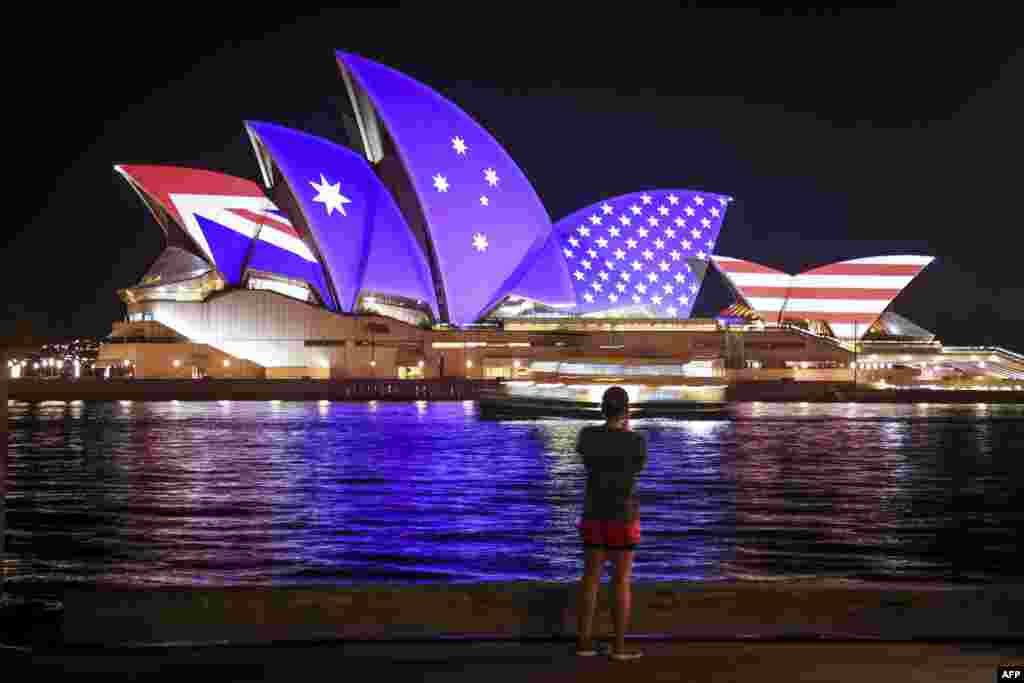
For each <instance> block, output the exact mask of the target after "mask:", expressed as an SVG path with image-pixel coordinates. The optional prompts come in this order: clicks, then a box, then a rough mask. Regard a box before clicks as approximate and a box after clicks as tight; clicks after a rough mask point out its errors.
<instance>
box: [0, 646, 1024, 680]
mask: <svg viewBox="0 0 1024 683" xmlns="http://www.w3.org/2000/svg"><path fill="white" fill-rule="evenodd" d="M628 644H629V645H630V646H631V648H633V647H635V648H637V649H641V650H643V652H644V654H645V656H644V657H643V658H641V659H638V660H634V661H629V662H615V661H611V660H609V659H608V657H607V656H604V655H598V656H596V657H577V656H575V655H574V653H573V645H572V643H570V642H567V641H538V642H530V641H507V640H506V641H498V640H491V641H479V640H478V641H469V640H465V641H456V640H441V641H436V640H435V641H431V642H394V641H392V642H386V641H375V642H374V641H370V642H352V641H348V642H333V643H323V644H306V645H300V644H288V645H264V646H230V645H221V646H201V647H197V646H187V645H185V646H175V647H167V646H159V647H146V648H118V649H113V648H109V649H105V648H77V649H76V648H65V649H61V650H51V651H48V652H39V651H37V652H35V653H33V654H28V653H20V654H19V653H17V652H15V651H7V652H0V656H3V657H4V664H3V665H2V666H0V671H3V672H5V673H7V672H14V671H16V670H17V669H19V668H21V667H25V668H27V669H30V671H31V673H33V674H36V673H38V674H42V675H44V676H45V675H46V674H54V675H55V677H60V678H59V680H76V681H77V680H83V679H82V678H81V677H82V676H83V675H84V676H85V678H84V680H93V679H95V680H100V677H102V680H103V681H106V682H109V681H121V680H136V679H139V680H146V681H164V680H167V681H170V680H174V681H182V680H186V681H187V680H189V678H192V680H194V681H197V682H198V681H200V680H219V681H258V680H287V681H290V683H299V682H300V681H306V680H315V679H321V678H323V679H324V680H330V679H334V680H342V679H349V680H351V676H353V675H359V674H363V675H367V676H373V677H374V678H375V679H376V680H377V681H381V682H383V681H385V680H387V681H391V680H395V681H400V680H416V681H446V682H448V681H474V682H475V683H479V682H480V681H484V682H485V683H496V682H497V681H541V682H543V681H558V682H559V683H565V682H566V681H575V680H585V681H588V682H592V683H600V682H601V681H616V682H617V683H623V682H626V683H637V682H638V681H647V680H656V681H695V682H696V681H714V682H715V683H725V682H727V681H758V682H776V681H778V682H780V683H781V682H783V681H785V682H786V683H792V682H794V681H801V682H804V681H822V682H825V681H827V682H829V683H835V682H837V681H839V682H843V681H850V682H853V681H856V682H858V683H860V682H863V681H868V682H870V683H888V682H889V681H893V682H896V681H898V682H899V683H905V682H907V681H928V682H930V683H935V682H938V681H948V682H949V683H973V682H975V681H977V682H978V683H982V682H984V683H991V681H994V680H996V670H997V667H998V666H1000V665H1022V666H1024V643H1012V642H1011V643H991V642H988V643H985V642H980V643H975V642H970V643H934V642H932V643H929V642H877V641H876V642H813V641H801V642H779V641H776V642H743V641H731V642H723V641H679V640H672V641H665V640H660V641H654V640H643V639H633V640H630V641H628ZM69 675H70V676H74V677H75V678H73V679H69V678H68V676H69ZM4 678H5V680H18V679H15V678H7V676H4ZM40 680H45V678H43V679H40ZM55 680H57V679H56V678H55Z"/></svg>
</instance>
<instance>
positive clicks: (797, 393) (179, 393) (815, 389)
mask: <svg viewBox="0 0 1024 683" xmlns="http://www.w3.org/2000/svg"><path fill="white" fill-rule="evenodd" d="M498 384H499V381H498V380H467V379H463V378H447V379H427V380H397V379H350V380H267V379H213V380H155V379H154V380H130V379H113V380H100V379H94V378H88V379H78V380H44V379H15V380H9V381H8V382H7V390H8V398H10V399H13V400H17V401H29V402H37V401H78V400H85V401H117V400H121V401H171V400H182V401H220V400H229V401H230V400H237V401H246V400H252V401H267V400H284V401H317V400H331V401H344V400H355V401H365V400H398V401H403V400H411V401H415V400H473V399H475V398H477V397H478V395H479V393H480V391H481V390H484V389H488V388H493V387H495V386H497V385H498ZM726 398H727V400H728V401H734V402H741V401H765V402H770V401H780V402H786V401H807V402H841V403H842V402H853V403H858V402H860V403H962V404H969V403H1024V392H1022V391H977V390H954V389H950V390H939V389H901V390H886V389H872V388H866V387H864V386H858V387H857V388H854V387H853V385H852V384H850V383H836V382H745V383H740V384H734V385H731V386H729V387H728V388H727V389H726Z"/></svg>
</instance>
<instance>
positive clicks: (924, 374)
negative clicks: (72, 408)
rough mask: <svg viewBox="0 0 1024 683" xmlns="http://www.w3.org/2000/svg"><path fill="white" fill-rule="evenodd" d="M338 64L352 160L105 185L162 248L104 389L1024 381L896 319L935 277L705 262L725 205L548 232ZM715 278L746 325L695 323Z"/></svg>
mask: <svg viewBox="0 0 1024 683" xmlns="http://www.w3.org/2000/svg"><path fill="white" fill-rule="evenodd" d="M337 58H338V65H339V67H340V71H341V76H342V80H343V82H344V84H345V87H346V89H347V91H348V94H349V96H350V100H351V103H352V108H353V112H354V119H355V123H354V124H353V125H352V130H351V134H352V137H353V138H357V139H358V140H359V143H360V144H359V150H358V153H357V152H356V151H353V150H352V149H349V148H347V147H343V146H340V145H337V144H335V143H333V142H329V141H327V140H324V139H321V138H317V137H314V136H311V135H308V134H305V133H302V132H299V131H295V130H290V129H286V128H282V127H280V126H276V125H273V124H267V123H258V122H247V123H246V130H247V132H248V134H249V137H250V139H251V141H252V145H253V149H254V151H255V155H256V159H257V162H258V166H259V168H260V171H261V175H262V180H263V185H264V186H263V187H260V186H259V185H257V184H256V183H253V182H251V181H249V180H244V179H241V178H235V177H231V176H226V175H223V174H219V173H212V172H209V171H203V170H195V169H185V168H176V167H168V166H134V165H128V166H118V167H117V170H118V172H119V173H120V174H121V175H122V176H123V177H124V179H125V180H126V181H127V182H128V183H129V184H130V185H131V187H132V188H134V189H135V190H136V192H137V193H138V196H139V197H140V198H141V200H142V201H143V202H144V203H145V205H146V206H147V207H148V209H149V210H150V212H151V214H152V216H153V217H154V219H155V220H156V222H157V223H158V224H159V225H160V227H161V228H162V230H163V234H164V236H165V244H166V247H165V249H164V251H163V253H162V254H161V255H160V256H159V258H157V260H156V262H155V263H154V264H152V266H150V268H149V269H148V271H147V272H146V273H145V275H144V276H143V277H142V279H141V281H140V282H139V283H138V284H136V285H135V286H133V287H130V288H128V289H125V290H123V291H122V292H121V296H122V298H123V299H124V301H125V302H126V304H127V307H128V320H127V321H125V322H118V323H115V325H114V329H113V333H112V334H111V336H110V338H109V339H108V340H107V342H106V343H105V344H104V345H103V346H102V348H101V352H100V357H99V361H98V363H97V366H98V367H106V368H108V370H107V372H108V373H109V374H115V375H116V374H124V373H130V374H131V375H132V376H134V377H138V378H151V377H183V378H187V377H195V376H201V375H207V376H212V377H266V378H292V377H313V378H343V377H380V378H384V377H392V378H394V377H399V378H401V377H438V376H470V377H504V378H524V379H526V378H529V379H533V380H537V381H540V382H555V383H557V382H558V381H559V380H560V379H562V378H565V377H566V376H574V377H591V378H593V379H595V380H597V381H600V380H606V381H607V380H614V381H621V382H626V383H629V381H630V380H631V379H632V380H635V381H641V380H642V382H643V383H646V384H666V385H680V384H698V385H699V384H722V383H723V382H727V381H728V382H731V381H745V380H759V379H784V378H791V379H795V380H828V381H843V380H848V379H851V378H852V376H853V373H854V371H855V370H856V372H857V373H858V378H859V379H863V380H864V381H871V382H874V381H878V380H881V379H887V380H889V381H890V382H902V383H910V382H920V383H928V382H934V381H936V380H939V379H942V378H944V377H948V376H958V377H973V376H978V375H983V376H985V377H987V378H989V379H992V378H1005V379H1010V380H1021V379H1024V358H1022V357H1020V356H1017V355H1014V354H1012V353H1009V352H1006V351H1003V350H1001V349H990V348H985V349H980V348H979V349H975V348H970V349H963V348H950V347H943V346H942V344H941V343H940V342H938V341H936V340H935V339H934V337H933V335H932V334H931V333H929V332H927V331H926V330H923V329H921V328H919V327H917V326H916V325H914V324H913V323H912V322H910V321H908V320H906V319H905V318H902V317H900V316H899V315H896V314H895V313H892V312H891V311H889V310H888V309H889V307H890V304H891V303H892V301H893V299H895V298H896V296H897V295H898V294H899V293H900V291H902V289H903V288H904V287H906V286H907V285H908V284H909V283H910V282H911V281H912V280H913V279H914V278H915V277H916V276H917V274H918V273H919V272H920V271H921V270H922V269H924V268H925V267H926V266H927V265H928V263H930V262H931V260H932V259H931V258H929V257H920V256H881V257H875V258H859V259H855V260H851V261H845V262H841V263H834V264H831V265H826V266H823V267H820V268H816V269H813V270H810V271H807V272H805V273H801V274H798V275H789V274H786V273H782V272H779V271H776V270H773V269H771V268H767V267H765V266H761V265H759V264H756V263H754V262H751V261H746V260H739V259H735V258H727V257H722V256H717V255H713V254H714V250H715V244H716V242H717V240H718V237H719V234H720V231H721V229H722V226H723V223H724V220H725V214H726V210H727V208H728V205H729V202H730V201H731V200H730V198H729V197H726V196H723V195H719V194H715V193H711V192H698V191H693V190H685V189H668V190H658V191H648V192H637V193H633V194H626V195H622V196H618V197H614V198H607V199H603V200H601V201H600V202H598V203H596V204H594V205H592V206H588V207H586V208H584V209H582V210H580V211H577V212H576V213H573V214H572V215H569V216H567V217H565V218H563V219H561V220H559V221H557V222H554V223H553V222H552V221H551V218H550V216H549V215H548V213H547V211H546V209H545V208H544V206H543V205H542V203H541V201H540V199H539V198H538V196H537V194H536V192H535V191H534V189H533V187H532V186H531V184H530V182H529V181H528V180H527V178H526V176H525V175H524V174H523V172H522V171H521V170H520V169H519V167H518V166H517V165H516V164H515V162H513V160H512V159H511V158H510V157H509V155H508V154H507V153H506V152H505V150H504V149H503V148H502V147H501V146H500V145H499V144H498V142H497V141H496V140H495V139H494V138H493V137H491V135H490V134H489V133H488V132H486V131H485V130H484V129H483V128H482V127H481V126H479V125H478V124H477V123H475V122H474V121H473V120H472V119H470V118H469V117H468V116H467V115H466V114H465V113H464V112H463V111H462V110H461V109H459V108H458V107H457V106H455V105H454V104H452V103H451V102H449V101H448V100H446V99H445V98H443V97H441V96H440V95H438V94H437V93H435V92H434V91H432V90H431V89H429V88H427V87H426V86H424V85H423V84H421V83H418V82H416V81H414V80H412V79H411V78H409V77H407V76H405V75H403V74H400V73H398V72H396V71H393V70H392V69H389V68H387V67H384V66H381V65H379V64H376V63H374V62H371V61H368V60H365V59H362V58H360V57H356V56H354V55H349V54H344V53H339V54H338V56H337ZM709 265H710V266H712V267H714V268H715V269H716V270H718V271H719V272H720V273H721V274H722V275H723V276H724V277H725V280H726V282H727V283H728V284H729V286H730V287H731V288H732V291H733V293H734V295H735V299H736V303H735V305H733V306H732V307H730V308H729V309H727V310H726V311H723V312H722V313H721V314H720V316H719V317H718V318H715V319H694V318H691V317H690V314H691V312H692V310H693V307H694V302H695V300H696V298H697V296H698V293H699V291H700V287H701V283H702V281H703V278H704V276H705V274H706V271H707V269H708V267H709ZM855 354H856V355H855ZM855 361H856V365H857V368H854V367H853V365H854V362H855Z"/></svg>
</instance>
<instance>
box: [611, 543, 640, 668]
mask: <svg viewBox="0 0 1024 683" xmlns="http://www.w3.org/2000/svg"><path fill="white" fill-rule="evenodd" d="M633 552H634V551H632V550H611V551H609V553H610V554H611V558H612V561H614V562H615V575H614V576H613V577H612V591H613V592H614V599H613V600H612V616H613V617H614V618H615V646H614V648H613V649H612V652H625V651H626V628H627V627H628V626H629V615H630V610H631V609H632V606H633V605H632V603H633V595H632V590H631V587H630V581H631V580H632V575H633Z"/></svg>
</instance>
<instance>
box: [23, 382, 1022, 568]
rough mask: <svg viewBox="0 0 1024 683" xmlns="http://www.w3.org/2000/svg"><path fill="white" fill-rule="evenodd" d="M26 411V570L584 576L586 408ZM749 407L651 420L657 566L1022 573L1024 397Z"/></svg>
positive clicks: (150, 406)
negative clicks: (561, 412) (522, 414)
mask: <svg viewBox="0 0 1024 683" xmlns="http://www.w3.org/2000/svg"><path fill="white" fill-rule="evenodd" d="M9 415H10V420H9V425H8V426H9V436H8V439H9V445H10V452H11V465H10V469H9V477H10V481H9V495H8V505H9V526H10V528H9V530H8V549H9V551H10V552H11V553H13V554H14V555H15V556H16V557H18V558H19V559H20V560H21V561H20V563H19V573H18V576H17V577H15V578H16V580H26V581H27V580H39V581H76V582H95V583H130V584H144V585H153V584H173V585H181V584H213V585H232V584H250V585H251V584H263V585H267V584H273V583H304V582H308V583H349V582H420V581H457V582H461V581H481V580H520V579H542V580H554V581H565V580H572V579H573V578H575V577H576V576H577V575H578V573H579V569H580V561H581V549H580V547H579V543H578V537H577V533H578V532H577V530H576V523H577V520H578V518H579V514H580V508H581V502H582V495H583V468H582V464H581V463H580V461H579V458H578V456H576V454H575V453H574V447H575V440H576V435H577V433H578V431H579V429H580V427H582V426H583V424H584V423H583V422H579V421H562V420H546V421H522V422H501V423H496V422H481V421H480V420H479V419H478V418H477V415H476V408H475V405H474V404H472V403H470V402H465V403H462V402H451V403H446V402H433V403H428V402H425V401H421V402H415V403H388V402H373V403H324V402H319V403H318V402H310V403H292V402H275V403H271V402H243V401H231V402H225V401H222V402H217V403H201V402H200V403H193V402H163V403H145V402H131V403H129V402H123V403H122V402H114V403H81V402H72V403H65V402H50V403H44V404H35V405H30V404H22V403H12V404H11V405H10V407H9ZM979 415H983V418H979ZM735 417H736V419H735V420H723V421H683V422H679V421H670V420H638V421H636V423H635V428H636V429H638V430H640V431H642V432H644V433H645V434H646V435H647V437H648V440H649V444H650V453H651V458H650V461H649V466H648V468H647V470H646V471H645V472H644V474H643V475H642V478H641V483H640V493H641V498H642V503H643V513H642V517H643V529H644V531H643V535H644V540H643V543H642V546H641V549H640V551H639V552H638V553H637V559H636V567H635V570H634V575H635V576H636V578H637V579H638V580H678V579H701V580H718V579H741V580H744V579H778V578H789V577H795V576H815V577H821V576H830V577H836V576H838V577H847V578H861V579H868V580H877V579H884V580H895V579H913V580H936V581H947V582H949V581H989V580H1006V579H1007V578H1019V577H1021V576H1024V571H1021V566H1020V563H1019V561H1018V560H1017V559H1016V556H1017V552H1016V550H1017V537H1016V529H1017V527H1018V526H1019V525H1020V521H1021V512H1020V510H1021V500H1020V495H1019V492H1018V490H1017V489H1018V487H1017V485H1016V483H1015V482H1019V481H1020V474H1021V460H1020V457H1019V454H1020V453H1021V452H1024V436H1022V435H1024V406H999V405H991V406H987V407H986V408H985V410H984V412H983V413H979V412H978V408H977V406H974V405H970V406H939V405H935V404H933V405H930V406H924V405H920V404H919V405H856V404H811V405H800V404H744V405H739V406H736V407H735Z"/></svg>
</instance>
